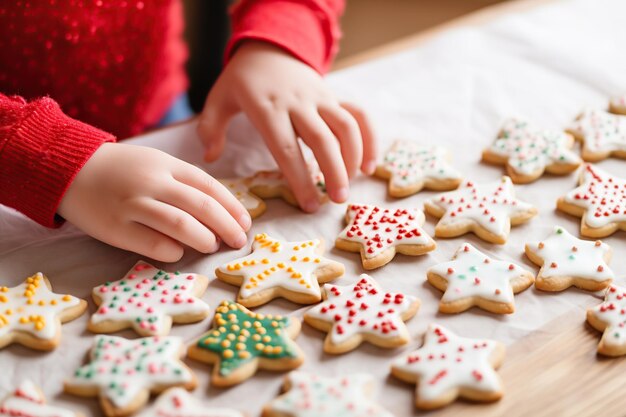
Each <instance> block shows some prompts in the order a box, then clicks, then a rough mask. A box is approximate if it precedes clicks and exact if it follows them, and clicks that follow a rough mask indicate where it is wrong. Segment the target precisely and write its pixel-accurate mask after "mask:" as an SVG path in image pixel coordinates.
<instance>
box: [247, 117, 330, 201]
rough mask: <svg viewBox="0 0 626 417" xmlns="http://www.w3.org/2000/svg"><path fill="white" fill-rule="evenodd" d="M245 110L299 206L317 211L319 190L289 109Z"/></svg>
mask: <svg viewBox="0 0 626 417" xmlns="http://www.w3.org/2000/svg"><path fill="white" fill-rule="evenodd" d="M244 110H245V111H246V113H247V114H248V117H249V118H250V121H251V122H252V124H253V125H254V126H255V127H256V129H257V130H258V131H259V132H260V133H261V136H262V137H263V139H264V140H265V142H266V144H267V147H268V148H269V150H270V152H271V153H272V155H273V156H274V159H276V163H277V164H278V166H279V167H280V169H281V170H282V172H283V174H284V175H285V178H286V179H287V182H288V183H289V186H290V187H291V189H292V190H293V193H294V194H295V196H296V200H298V204H299V205H300V207H301V208H302V209H303V210H304V211H306V212H309V213H313V212H315V211H317V210H318V209H319V206H320V202H319V196H318V194H317V189H316V188H315V184H313V179H312V178H311V175H310V173H309V170H308V169H307V165H306V162H305V161H304V158H303V156H302V152H301V150H300V145H299V144H298V139H297V137H296V133H295V132H294V130H293V126H292V125H291V120H290V119H289V115H288V114H287V112H286V111H272V110H269V109H252V108H251V109H245V108H244Z"/></svg>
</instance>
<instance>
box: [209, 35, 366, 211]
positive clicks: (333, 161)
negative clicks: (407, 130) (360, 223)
mask: <svg viewBox="0 0 626 417" xmlns="http://www.w3.org/2000/svg"><path fill="white" fill-rule="evenodd" d="M240 111H244V112H245V113H246V114H247V115H248V118H249V119H250V121H251V122H252V123H253V124H254V126H255V127H256V128H257V130H258V131H259V132H260V133H261V135H262V136H263V138H264V140H265V142H266V144H267V147H268V148H269V150H270V151H271V152H272V154H273V155H274V158H275V159H276V162H277V163H278V165H279V166H280V168H281V170H282V171H283V173H284V174H285V176H286V178H287V181H288V182H289V185H290V186H291V189H292V190H293V191H294V193H295V195H296V198H297V199H298V202H299V204H300V206H301V207H302V208H303V209H304V210H305V211H309V212H313V211H316V210H317V209H318V207H319V202H318V196H317V193H316V190H315V185H314V184H313V180H312V178H311V175H309V172H308V170H307V169H306V166H307V165H306V163H305V162H304V159H303V156H302V153H301V152H300V147H299V145H298V139H297V138H298V137H300V138H302V140H303V141H304V142H305V143H306V144H307V145H308V146H309V147H310V148H311V149H312V150H313V153H314V154H315V158H316V159H317V162H318V164H319V166H320V169H321V171H322V173H323V174H324V177H325V180H326V188H327V190H328V195H329V197H330V198H331V200H333V201H335V202H338V203H341V202H344V201H346V199H347V198H348V185H349V184H348V179H349V178H350V177H352V176H354V175H356V173H357V171H358V170H359V168H360V169H361V170H362V171H363V172H364V173H366V174H371V173H372V172H373V171H374V168H375V158H376V150H375V141H374V138H373V135H372V130H371V129H370V126H369V124H368V121H367V118H366V117H365V115H364V113H363V112H361V111H360V110H358V109H357V108H355V107H354V106H351V105H347V104H343V103H339V102H338V101H337V99H336V98H335V97H334V96H333V94H332V92H331V91H330V89H329V88H328V87H327V86H326V84H325V83H324V80H323V79H322V77H321V76H320V75H319V74H318V73H317V72H315V71H314V70H313V69H312V68H311V67H309V66H308V65H306V64H304V63H303V62H301V61H300V60H298V59H296V58H294V57H293V56H292V55H291V54H289V53H288V52H285V51H283V50H282V49H280V48H278V47H276V46H273V45H271V44H268V43H263V42H256V41H247V42H245V43H243V44H242V45H241V46H240V47H239V48H238V49H237V52H236V53H235V54H234V56H233V57H232V59H231V61H230V62H229V63H228V65H227V66H226V68H225V69H224V71H223V73H222V75H221V76H220V78H219V79H218V80H217V83H216V84H215V86H214V87H213V89H212V90H211V92H210V93H209V96H208V97H207V101H206V104H205V107H204V110H203V112H202V115H201V116H200V120H199V125H198V131H199V133H200V136H201V138H202V140H203V142H204V144H205V146H206V149H207V151H206V155H205V159H207V160H208V161H212V160H214V159H216V158H217V157H218V156H219V155H220V153H221V152H222V149H223V147H224V141H225V136H226V128H227V126H228V122H229V121H230V119H231V118H232V117H233V116H234V115H235V114H237V113H238V112H240Z"/></svg>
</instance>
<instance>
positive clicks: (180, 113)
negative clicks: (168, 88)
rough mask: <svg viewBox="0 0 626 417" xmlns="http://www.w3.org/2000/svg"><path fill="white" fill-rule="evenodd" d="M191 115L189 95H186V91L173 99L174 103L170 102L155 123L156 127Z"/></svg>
mask: <svg viewBox="0 0 626 417" xmlns="http://www.w3.org/2000/svg"><path fill="white" fill-rule="evenodd" d="M193 116H194V112H193V110H192V109H191V106H190V105H189V97H187V93H183V94H181V95H180V96H178V98H176V100H174V103H172V105H171V106H170V108H169V110H168V111H167V112H166V113H165V115H164V116H163V117H162V118H161V120H160V121H159V123H157V125H156V127H163V126H167V125H169V124H172V123H176V122H180V121H181V120H185V119H189V118H190V117H193Z"/></svg>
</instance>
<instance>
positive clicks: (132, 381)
mask: <svg viewBox="0 0 626 417" xmlns="http://www.w3.org/2000/svg"><path fill="white" fill-rule="evenodd" d="M183 351H184V343H183V340H182V339H181V338H178V337H173V336H157V337H144V338H141V339H136V340H128V339H124V338H122V337H116V336H103V335H100V336H96V337H95V339H94V342H93V346H92V349H91V352H90V362H89V363H88V364H86V365H84V366H83V367H81V368H80V369H78V370H77V371H76V373H75V374H74V375H73V376H72V377H71V378H70V379H69V380H68V384H69V385H70V386H77V387H83V386H84V387H97V388H99V389H100V393H101V395H103V396H104V397H106V398H108V399H109V400H110V401H111V402H112V403H113V404H114V405H115V406H116V407H119V408H122V407H125V406H127V405H128V404H130V403H132V402H133V401H134V400H135V399H136V397H137V395H139V394H140V393H141V392H142V391H143V390H146V389H147V390H152V389H154V388H164V387H168V386H177V385H184V384H186V383H189V382H191V381H193V375H192V374H191V372H190V371H189V369H188V368H187V367H186V366H185V365H184V364H183V363H182V362H181V361H180V359H179V358H180V356H181V353H182V352H183Z"/></svg>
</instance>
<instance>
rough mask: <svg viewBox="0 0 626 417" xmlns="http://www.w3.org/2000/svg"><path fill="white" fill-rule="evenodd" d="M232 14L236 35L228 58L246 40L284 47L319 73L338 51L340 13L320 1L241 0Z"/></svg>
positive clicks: (325, 70)
mask: <svg viewBox="0 0 626 417" xmlns="http://www.w3.org/2000/svg"><path fill="white" fill-rule="evenodd" d="M231 15H232V21H233V36H232V37H231V39H230V41H229V42H228V44H227V46H226V53H225V61H226V62H227V61H228V60H229V59H230V58H231V57H232V55H233V53H234V52H235V50H236V48H237V46H238V45H239V44H240V43H241V42H242V41H244V40H260V41H264V42H268V43H271V44H273V45H276V46H278V47H281V48H283V49H284V50H286V51H287V52H289V53H290V54H292V55H293V56H295V57H296V58H298V59H299V60H301V61H303V62H304V63H306V64H308V65H309V66H311V67H312V68H313V69H315V70H316V71H317V72H319V73H320V74H324V73H325V72H327V71H328V70H329V68H330V65H331V63H332V60H333V58H334V56H335V54H336V53H337V49H338V48H337V41H338V39H339V37H340V32H339V27H338V24H337V16H336V13H335V12H333V11H332V10H330V9H329V8H328V7H326V6H324V5H323V4H322V3H321V2H317V1H314V0H309V1H290V0H266V1H262V2H259V1H242V2H241V3H240V4H238V5H236V6H235V7H234V8H233V9H232V10H231Z"/></svg>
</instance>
